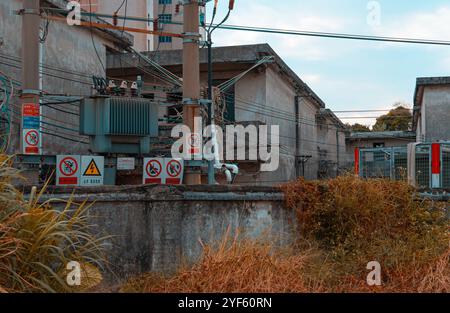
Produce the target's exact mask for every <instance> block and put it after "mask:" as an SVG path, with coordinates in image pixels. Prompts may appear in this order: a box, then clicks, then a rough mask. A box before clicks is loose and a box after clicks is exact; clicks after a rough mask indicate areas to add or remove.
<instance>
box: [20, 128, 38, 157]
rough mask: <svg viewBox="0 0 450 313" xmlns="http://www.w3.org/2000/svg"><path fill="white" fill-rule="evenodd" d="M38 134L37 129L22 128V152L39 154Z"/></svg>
mask: <svg viewBox="0 0 450 313" xmlns="http://www.w3.org/2000/svg"><path fill="white" fill-rule="evenodd" d="M39 141H40V135H39V130H37V129H24V130H23V131H22V143H23V153H24V154H39Z"/></svg>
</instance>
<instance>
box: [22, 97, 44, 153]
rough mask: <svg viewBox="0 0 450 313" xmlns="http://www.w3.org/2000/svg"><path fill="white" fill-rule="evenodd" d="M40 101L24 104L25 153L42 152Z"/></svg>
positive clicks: (23, 140) (23, 130)
mask: <svg viewBox="0 0 450 313" xmlns="http://www.w3.org/2000/svg"><path fill="white" fill-rule="evenodd" d="M39 116H40V107H39V103H24V104H23V105H22V150H23V151H22V152H23V154H41V151H40V146H41V134H40V131H39V124H40V121H39Z"/></svg>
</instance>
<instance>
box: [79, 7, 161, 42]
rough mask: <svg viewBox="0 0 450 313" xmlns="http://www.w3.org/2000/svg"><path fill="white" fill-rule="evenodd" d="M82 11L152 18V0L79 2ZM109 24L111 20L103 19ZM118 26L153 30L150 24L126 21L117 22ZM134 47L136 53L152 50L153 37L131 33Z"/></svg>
mask: <svg viewBox="0 0 450 313" xmlns="http://www.w3.org/2000/svg"><path fill="white" fill-rule="evenodd" d="M79 2H80V4H81V7H82V9H83V10H85V11H87V12H89V11H90V10H92V12H94V13H99V14H108V15H113V14H114V13H115V12H117V14H118V15H120V16H129V17H138V18H152V17H153V14H152V12H153V1H152V0H133V1H131V0H130V1H127V2H124V1H123V0H80V1H79ZM104 20H106V21H107V22H109V23H112V20H111V19H108V18H104ZM118 25H120V26H126V27H132V28H140V29H153V24H152V23H147V22H141V21H133V20H126V21H125V23H124V21H123V20H118ZM133 36H134V45H133V47H134V48H135V49H136V50H137V51H148V50H153V36H151V35H147V34H143V33H133Z"/></svg>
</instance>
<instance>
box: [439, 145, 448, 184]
mask: <svg viewBox="0 0 450 313" xmlns="http://www.w3.org/2000/svg"><path fill="white" fill-rule="evenodd" d="M441 154H442V156H441V160H442V161H441V164H442V188H444V189H450V143H443V144H442V148H441Z"/></svg>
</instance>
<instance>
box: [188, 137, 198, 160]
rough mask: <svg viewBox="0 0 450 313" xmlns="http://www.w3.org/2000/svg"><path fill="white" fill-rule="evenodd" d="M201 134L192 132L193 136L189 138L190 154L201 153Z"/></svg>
mask: <svg viewBox="0 0 450 313" xmlns="http://www.w3.org/2000/svg"><path fill="white" fill-rule="evenodd" d="M200 138H201V137H200V135H199V134H195V133H194V134H191V137H190V138H189V139H188V146H189V153H190V154H194V155H197V154H200V149H201V139H200Z"/></svg>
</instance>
